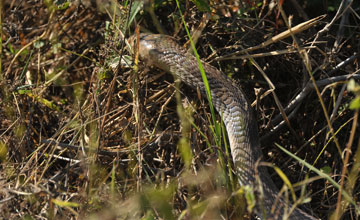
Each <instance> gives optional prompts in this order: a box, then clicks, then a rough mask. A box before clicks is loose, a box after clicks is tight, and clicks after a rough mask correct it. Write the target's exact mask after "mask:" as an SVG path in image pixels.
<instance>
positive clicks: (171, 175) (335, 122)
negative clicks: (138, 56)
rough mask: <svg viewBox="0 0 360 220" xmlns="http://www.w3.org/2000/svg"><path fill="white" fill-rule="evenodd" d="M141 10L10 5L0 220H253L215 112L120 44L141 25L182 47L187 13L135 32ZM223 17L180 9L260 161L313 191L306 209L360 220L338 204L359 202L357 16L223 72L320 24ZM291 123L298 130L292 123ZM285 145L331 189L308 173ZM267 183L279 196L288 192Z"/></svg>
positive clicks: (264, 14) (267, 16)
mask: <svg viewBox="0 0 360 220" xmlns="http://www.w3.org/2000/svg"><path fill="white" fill-rule="evenodd" d="M130 2H131V1H130ZM130 2H127V1H120V3H118V4H115V3H114V2H111V1H109V2H102V3H101V4H95V3H94V2H91V1H84V2H83V3H70V4H69V5H67V3H64V4H62V5H60V4H56V3H52V2H51V1H5V2H3V9H2V13H3V15H5V16H2V17H3V20H2V22H1V25H2V44H1V46H2V47H1V48H2V50H1V51H2V55H1V67H2V69H1V72H0V89H1V93H0V160H1V164H0V167H1V168H0V186H1V187H0V218H2V219H102V220H104V219H140V218H143V219H158V218H159V219H197V218H202V219H241V218H244V219H250V218H251V217H249V214H246V215H245V216H244V213H245V208H246V207H244V204H245V202H244V199H243V197H242V196H240V194H241V192H242V191H241V190H244V189H243V188H242V189H241V190H240V191H237V189H239V186H238V185H237V181H236V180H235V177H234V176H232V175H231V172H230V171H231V169H230V168H231V166H229V164H230V162H231V161H230V159H229V155H228V153H226V152H227V148H226V146H227V145H226V138H225V132H224V131H223V130H218V131H216V129H215V128H214V127H215V126H214V124H213V120H212V116H211V114H210V108H209V106H208V104H207V102H206V98H204V97H201V96H200V95H199V93H198V92H197V91H194V90H192V89H191V88H189V87H187V86H185V85H178V84H177V83H175V82H174V81H173V79H172V77H171V75H169V74H166V73H163V72H161V71H159V70H157V69H152V68H149V67H145V66H143V65H142V63H141V61H139V64H138V66H137V70H136V69H134V68H133V66H134V65H133V63H132V60H133V59H132V57H131V56H130V54H129V52H128V51H127V50H126V49H125V44H124V42H123V41H122V39H123V38H122V34H124V30H126V36H128V35H129V30H131V33H134V30H135V28H136V27H137V24H140V30H141V31H146V30H151V31H152V32H154V33H159V32H167V33H168V34H170V35H173V36H175V37H177V38H178V39H179V40H180V42H181V43H184V44H185V43H186V39H187V38H186V32H185V30H184V26H183V24H182V20H181V17H180V14H179V11H178V8H177V7H176V3H175V2H174V1H164V2H163V3H161V4H159V5H158V4H154V5H152V6H150V7H149V8H146V7H145V10H142V8H141V6H138V5H137V4H136V3H133V8H134V9H136V8H139V9H141V10H140V11H139V12H141V13H138V14H136V17H133V16H132V15H133V14H129V11H130V10H129V6H130ZM199 2H200V1H199ZM224 2H226V1H223V2H222V1H217V3H213V5H211V8H212V10H213V12H214V16H212V17H211V18H210V17H207V16H204V12H203V11H202V10H206V7H205V8H202V7H200V6H198V7H196V6H195V5H194V4H193V3H192V2H191V1H187V3H186V4H181V7H182V8H181V10H182V11H183V12H184V19H185V21H186V23H187V25H188V26H189V27H190V29H191V31H192V34H193V36H194V40H195V42H197V49H198V52H199V54H200V57H202V58H203V59H204V60H207V61H208V62H211V63H212V64H213V65H214V66H216V67H217V68H219V69H221V70H222V71H223V72H224V73H226V74H227V75H228V76H230V77H231V78H232V79H233V80H235V81H237V82H238V83H239V86H241V87H242V89H243V90H244V91H245V92H246V94H247V96H248V98H249V100H252V101H254V100H256V102H255V103H254V105H255V107H256V110H257V118H258V124H259V128H260V135H261V137H262V139H261V140H262V147H263V152H264V158H265V160H266V161H269V162H272V163H274V164H276V165H277V166H278V167H279V168H280V170H281V171H282V172H283V173H285V174H286V176H287V177H288V178H289V179H290V181H291V182H292V183H293V184H292V186H296V184H295V183H297V182H299V181H302V180H304V179H305V176H306V175H307V174H308V175H309V179H308V180H307V181H305V185H306V192H305V193H306V196H307V197H311V198H312V199H311V201H309V202H308V203H306V204H303V205H302V206H301V207H302V208H303V209H304V210H306V211H307V212H308V213H311V214H313V215H315V216H317V217H319V218H321V219H328V218H329V216H330V215H331V214H332V213H333V211H334V210H335V209H336V208H337V206H339V204H340V201H343V204H345V205H344V206H342V207H340V206H339V214H338V216H337V217H334V219H339V218H340V216H343V219H358V215H356V211H355V207H357V206H354V205H353V204H350V205H349V204H348V202H347V201H348V200H347V199H346V198H344V197H341V196H340V198H338V195H339V193H338V192H339V189H338V188H336V183H338V184H339V185H341V187H342V191H345V192H347V193H348V194H349V195H350V197H351V198H352V199H353V200H354V201H357V200H358V198H359V196H358V195H359V192H360V189H359V187H358V186H359V184H358V182H359V181H358V172H359V171H358V169H359V168H358V167H359V166H360V165H359V163H355V162H356V160H355V159H356V158H357V161H359V155H360V150H359V149H360V147H359V146H360V142H359V136H360V135H359V126H358V124H357V120H356V119H357V117H358V116H357V114H358V113H357V110H350V109H349V103H350V102H351V101H352V100H353V99H354V98H355V97H360V95H359V94H358V90H356V87H355V88H354V89H353V90H351V91H352V92H350V90H348V89H347V83H348V79H347V78H346V77H345V78H339V77H341V76H344V75H350V74H352V75H353V77H354V78H356V79H357V82H358V79H359V75H360V74H359V54H358V51H359V47H360V44H359V36H360V33H359V20H360V19H359V16H358V14H359V3H353V5H352V7H351V10H347V12H346V13H348V16H349V17H348V18H349V19H348V20H347V21H345V23H344V24H342V23H340V21H341V18H342V17H343V16H344V15H343V14H340V15H341V16H340V17H339V19H338V20H335V22H334V23H331V20H332V19H333V18H334V17H336V15H335V13H336V11H334V12H331V10H330V11H327V10H324V12H321V14H323V13H328V15H327V17H326V18H324V19H322V20H321V21H320V22H318V23H317V24H316V25H315V26H312V27H307V28H305V29H304V30H301V31H300V32H299V33H296V34H294V33H292V32H289V31H288V32H287V36H286V37H284V38H282V39H280V40H279V39H277V40H276V41H273V42H271V43H270V44H268V45H266V46H265V47H262V46H260V47H259V48H257V50H255V51H251V50H247V52H248V53H250V54H246V53H245V54H242V55H244V56H243V57H242V58H246V59H238V58H237V59H226V60H225V59H223V60H221V58H224V57H225V56H226V57H228V56H229V54H230V55H232V54H233V53H235V52H237V51H241V50H243V48H252V47H256V46H258V45H261V44H262V43H263V42H266V40H268V39H270V37H274V36H279V35H278V34H281V33H284V32H286V31H287V30H288V27H287V25H290V24H287V23H288V21H291V23H292V24H291V26H292V27H294V26H295V25H296V24H300V23H302V22H304V21H305V20H303V19H302V18H303V17H304V16H305V15H307V16H309V17H316V16H318V15H320V10H319V12H316V13H314V12H313V11H311V10H309V9H310V8H309V7H308V8H306V7H304V8H303V10H300V11H296V10H294V9H292V4H291V3H290V2H291V1H289V2H288V3H286V4H285V5H284V10H283V13H282V14H281V15H280V16H279V17H277V13H278V8H277V7H276V8H274V9H273V10H269V7H268V6H263V5H261V4H258V5H256V4H252V2H253V1H243V2H246V3H243V4H244V5H241V6H237V5H235V4H234V5H231V4H225V3H224ZM265 2H266V1H265ZM315 2H318V1H314V3H313V4H315ZM319 2H321V1H319ZM127 3H128V4H127ZM259 3H260V2H259ZM334 4H335V3H334ZM330 6H337V5H330ZM330 6H329V8H325V9H330ZM319 7H320V6H319ZM320 8H321V7H320ZM134 11H136V10H134ZM134 11H133V13H134ZM339 11H340V12H341V11H342V10H339ZM286 14H288V15H289V14H292V15H293V17H292V18H291V19H290V18H288V17H287V16H288V15H286ZM129 15H130V16H129ZM229 15H231V16H229ZM133 18H135V19H133ZM284 21H286V22H284ZM127 22H128V23H130V25H128V26H127V25H126V24H127ZM326 24H330V26H329V29H328V30H326V29H324V27H325V25H326ZM127 27H128V28H127ZM341 30H343V32H341ZM303 48H307V49H306V50H305V49H303ZM285 49H287V50H288V52H286V51H285ZM269 52H273V53H269ZM276 52H278V53H277V54H275V55H274V53H276ZM253 54H256V56H252V55H253ZM237 56H238V55H237ZM249 57H253V58H251V59H249ZM120 58H121V62H120V63H121V64H120V65H118V64H119V60H120ZM347 59H348V60H347ZM343 61H345V62H344V63H342V62H343ZM256 67H257V68H258V69H257V68H256ZM260 71H263V73H262V74H261V73H260ZM309 73H310V74H311V73H312V74H311V75H309ZM264 76H266V77H268V78H269V79H268V80H267V81H266V80H265V78H264ZM310 76H311V77H313V79H310V78H311V77H310ZM270 81H271V82H270ZM240 82H241V85H240ZM270 83H272V84H273V89H274V90H270V88H272V85H271V84H270ZM315 84H316V85H317V86H316V88H317V91H318V93H316V92H314V91H316V90H315V89H314V88H315V86H314V85H315ZM177 88H180V90H178V89H177ZM357 89H358V87H357ZM177 91H179V93H177ZM179 94H180V95H181V96H179ZM297 95H299V97H297ZM358 99H360V98H358ZM291 101H293V102H294V104H293V105H289V106H288V103H291ZM320 103H322V104H320ZM180 104H181V105H180ZM179 106H182V108H181V107H179ZM178 109H182V110H181V111H180V112H179V110H178ZM281 109H283V116H281V114H280V112H281ZM178 115H180V118H182V120H181V121H182V122H183V123H180V122H179V116H178ZM285 115H286V117H285ZM284 117H285V118H287V117H288V118H289V120H288V121H286V122H281V121H283V118H284ZM354 118H355V120H354ZM217 120H218V121H219V122H220V120H219V117H217ZM279 123H282V124H283V125H282V126H280V129H277V127H276V126H277V125H278V124H279ZM220 126H221V124H220ZM274 143H278V144H279V145H281V146H283V147H285V148H286V149H288V150H289V151H291V152H292V153H293V154H296V155H297V156H298V157H299V158H301V159H304V160H305V161H306V162H308V163H309V164H313V166H314V167H315V168H317V169H321V170H322V173H321V174H317V173H315V172H310V171H309V169H307V168H306V167H305V166H303V165H302V164H301V163H299V162H298V161H297V160H294V159H292V157H290V156H289V155H287V154H286V153H284V152H283V151H281V150H280V149H279V148H277V147H276V146H275V144H274ZM346 147H347V150H345V148H346ZM223 152H224V153H223ZM349 152H352V153H349ZM344 164H346V166H344ZM344 167H347V170H346V169H344ZM269 170H270V172H271V173H273V175H272V177H273V180H274V181H275V183H276V184H277V186H278V187H279V188H281V187H282V185H283V182H282V180H281V178H280V177H279V176H278V175H277V174H276V173H275V172H274V170H273V169H269ZM322 174H328V175H329V176H330V177H331V178H332V179H331V180H332V181H334V183H332V182H331V181H329V180H326V179H324V178H323V177H321V176H320V175H322ZM342 174H344V175H343V178H341V176H342ZM298 185H302V186H304V182H303V184H298ZM299 188H300V187H295V189H297V191H296V194H297V196H299V194H300V190H298V189H299ZM358 209H359V207H358ZM243 216H244V217H243Z"/></svg>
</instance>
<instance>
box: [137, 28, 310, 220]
mask: <svg viewBox="0 0 360 220" xmlns="http://www.w3.org/2000/svg"><path fill="white" fill-rule="evenodd" d="M135 39H137V37H136V36H132V37H131V39H130V41H132V42H133V43H134V40H135ZM139 39H140V40H139V42H138V43H136V44H137V45H138V46H139V47H138V52H139V56H140V59H141V60H143V61H145V63H147V65H153V66H156V67H158V68H160V69H162V70H165V71H167V72H169V73H171V74H173V75H174V77H175V78H177V79H180V80H181V81H182V82H184V83H186V84H187V85H189V86H190V87H192V88H194V89H196V88H199V89H200V91H201V93H202V94H204V95H206V90H205V86H204V83H203V79H202V77H201V73H200V70H199V67H198V62H197V60H196V58H195V57H194V56H193V55H192V54H190V53H188V52H187V51H186V49H185V48H183V47H181V46H179V45H178V44H177V42H176V40H174V39H173V38H172V37H170V36H166V35H159V34H140V38H139ZM136 44H135V45H136ZM202 66H203V68H204V70H205V73H206V75H207V79H208V82H209V86H210V91H211V97H212V101H213V104H214V107H215V108H216V110H217V111H218V112H219V113H222V120H223V121H224V124H225V127H226V130H227V133H228V138H229V142H230V148H231V155H232V159H233V163H234V172H235V174H236V175H237V177H238V180H239V182H240V185H242V186H245V185H250V186H252V187H254V186H258V185H261V187H262V191H263V194H262V195H263V197H262V199H257V200H260V201H257V205H256V207H255V213H256V214H257V216H258V217H259V218H261V219H295V220H297V219H298V220H300V219H301V220H304V219H316V218H314V217H312V216H310V215H308V214H307V213H305V212H304V211H302V210H300V209H299V208H296V207H295V208H293V207H294V206H292V205H291V204H287V203H286V202H285V201H284V199H281V198H278V190H277V188H276V186H275V184H274V183H273V181H272V180H271V178H270V176H269V174H268V173H267V170H266V168H265V167H263V166H256V164H257V161H258V160H260V158H261V156H262V153H261V149H260V142H259V135H258V129H257V124H256V121H255V118H254V116H253V113H252V109H251V106H250V105H249V103H248V102H247V99H246V97H245V95H244V93H243V92H242V91H241V89H239V88H238V87H237V86H236V85H235V84H234V83H233V82H232V81H231V80H230V79H229V78H227V77H226V76H225V75H224V74H223V73H222V72H220V71H219V70H218V69H216V68H215V67H213V66H211V65H210V64H208V63H206V62H202ZM257 175H258V176H259V178H260V181H259V180H257V177H256V176H257ZM259 182H260V184H259ZM254 188H256V187H254ZM257 188H259V187H257ZM257 194H259V193H257Z"/></svg>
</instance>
